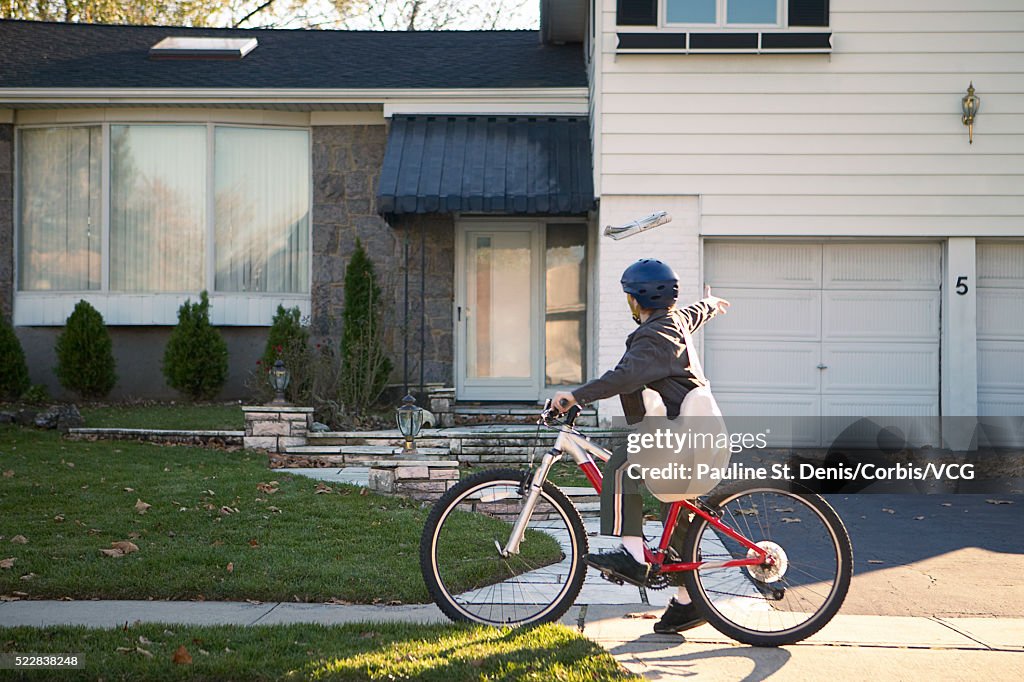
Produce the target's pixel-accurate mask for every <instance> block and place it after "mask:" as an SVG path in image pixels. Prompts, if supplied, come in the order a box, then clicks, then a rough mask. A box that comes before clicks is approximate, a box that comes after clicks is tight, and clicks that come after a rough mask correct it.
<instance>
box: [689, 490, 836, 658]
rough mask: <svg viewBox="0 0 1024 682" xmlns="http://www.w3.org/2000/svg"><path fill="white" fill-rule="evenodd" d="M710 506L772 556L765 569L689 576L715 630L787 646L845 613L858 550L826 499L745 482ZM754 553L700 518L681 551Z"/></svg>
mask: <svg viewBox="0 0 1024 682" xmlns="http://www.w3.org/2000/svg"><path fill="white" fill-rule="evenodd" d="M707 504H708V506H709V507H711V508H712V509H717V510H718V511H719V513H720V514H721V517H720V518H721V521H722V523H724V524H725V525H726V526H728V527H729V528H731V529H732V530H734V531H736V532H738V533H739V534H740V535H743V536H744V537H745V538H747V539H748V540H750V541H752V542H753V543H754V544H756V545H758V546H759V547H761V548H762V549H764V550H766V551H767V552H768V554H769V555H771V556H772V558H773V562H772V563H771V564H766V565H759V566H735V567H732V568H707V569H704V570H701V571H689V572H687V573H684V574H683V582H684V584H685V585H686V588H687V590H689V592H690V595H691V597H692V598H693V600H694V602H696V603H697V604H698V605H699V607H700V608H701V610H702V611H704V614H705V617H706V619H707V621H708V622H709V623H710V624H711V625H712V626H714V628H715V629H717V630H718V631H719V632H721V633H722V634H724V635H727V636H729V637H732V638H733V639H735V640H737V641H739V642H743V643H744V644H751V645H753V646H781V645H784V644H792V643H794V642H799V641H800V640H803V639H805V638H807V637H809V636H811V635H813V634H814V633H815V632H817V631H818V630H820V629H821V628H822V627H824V626H825V624H826V623H828V622H829V621H830V620H831V619H832V617H833V616H834V615H835V614H836V612H837V611H839V607H840V606H842V603H843V600H844V599H845V598H846V593H847V591H848V590H849V588H850V578H851V576H852V574H853V549H852V547H851V545H850V537H849V535H848V534H847V532H846V528H845V526H843V522H842V520H840V518H839V516H838V515H837V514H836V512H835V510H833V509H832V507H831V506H830V505H829V504H828V502H826V501H825V500H824V499H823V498H822V497H821V496H819V495H814V494H807V493H802V492H799V491H798V489H797V488H795V487H793V486H787V485H785V484H781V485H777V484H773V485H772V486H764V485H763V484H762V485H760V486H759V485H757V484H751V483H750V482H739V483H737V484H733V485H730V486H727V487H725V488H724V489H723V490H721V491H718V492H714V493H712V496H711V498H710V499H709V500H708V502H707ZM753 556H756V553H755V552H753V550H748V549H747V548H746V547H744V546H743V545H742V544H740V543H739V542H737V541H736V540H734V539H732V538H730V537H729V536H728V535H727V534H725V533H723V532H722V531H720V530H718V529H716V528H715V527H714V526H713V525H711V524H710V523H709V522H708V521H706V520H705V519H703V518H702V517H699V516H698V517H696V518H695V519H694V522H693V524H692V525H691V527H690V531H689V533H688V534H687V536H686V542H685V544H684V548H683V560H684V561H705V562H719V561H729V560H731V559H745V558H751V557H753Z"/></svg>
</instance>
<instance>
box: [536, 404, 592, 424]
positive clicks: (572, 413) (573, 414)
mask: <svg viewBox="0 0 1024 682" xmlns="http://www.w3.org/2000/svg"><path fill="white" fill-rule="evenodd" d="M582 411H583V408H582V407H580V406H579V405H573V406H572V407H570V408H569V409H568V410H564V411H563V410H560V409H558V407H557V406H555V405H554V404H552V402H551V399H550V398H549V399H547V400H546V401H544V409H543V410H541V412H540V421H538V422H537V423H538V424H545V425H551V424H552V423H554V424H556V425H561V424H565V425H566V426H568V427H570V428H572V427H574V426H575V425H576V418H577V417H579V416H580V413H581V412H582ZM563 414H564V415H565V420H564V421H559V419H558V418H559V417H561V416H562V415H563Z"/></svg>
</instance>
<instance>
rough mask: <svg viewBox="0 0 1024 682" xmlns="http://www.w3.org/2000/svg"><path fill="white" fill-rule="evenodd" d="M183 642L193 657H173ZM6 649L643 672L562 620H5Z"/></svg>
mask: <svg viewBox="0 0 1024 682" xmlns="http://www.w3.org/2000/svg"><path fill="white" fill-rule="evenodd" d="M181 646H184V647H185V650H186V652H187V653H188V655H189V656H190V657H191V660H192V662H191V663H183V664H176V663H174V662H173V660H172V659H173V656H174V652H175V651H176V650H178V648H179V647H181ZM119 649H120V651H119ZM0 651H5V652H18V653H79V654H84V660H85V668H84V669H83V670H65V671H53V670H48V671H46V672H40V673H37V675H38V676H39V679H47V680H71V679H93V680H95V679H97V678H98V677H99V678H102V679H104V680H136V679H146V680H218V681H222V680H278V679H284V680H299V679H315V680H403V679H404V680H408V679H415V680H428V681H429V680H437V681H438V682H458V681H461V680H538V681H544V682H546V681H547V680H579V681H580V682H583V681H591V680H593V681H598V680H624V679H636V678H635V677H633V676H631V675H630V674H629V673H627V672H625V671H624V670H623V669H622V668H621V667H620V666H619V665H618V664H617V663H616V662H615V660H614V659H613V658H612V656H611V655H610V654H609V653H607V652H606V651H604V650H603V649H601V647H599V646H598V645H596V644H594V643H593V642H591V641H589V640H587V639H586V638H584V637H583V636H582V635H580V634H578V633H576V632H575V631H573V630H570V629H569V628H567V627H564V626H560V625H545V626H542V627H538V628H520V629H515V630H502V629H499V628H486V627H469V626H457V625H429V626H428V625H410V624H404V623H389V624H383V623H372V624H371V623H365V624H350V625H345V626H329V627H328V626H322V625H287V626H285V625H280V626H255V627H237V626H217V627H182V626H178V625H155V624H154V625H133V626H130V627H128V628H127V629H122V628H115V629H110V630H90V629H86V628H82V627H48V628H28V627H18V628H0ZM142 652H145V653H142ZM29 677H31V674H30V675H29ZM32 679H35V678H34V677H33V678H32Z"/></svg>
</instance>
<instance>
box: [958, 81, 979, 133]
mask: <svg viewBox="0 0 1024 682" xmlns="http://www.w3.org/2000/svg"><path fill="white" fill-rule="evenodd" d="M960 107H961V108H962V109H963V110H964V115H963V116H962V117H961V118H960V120H961V121H963V124H964V125H965V126H967V139H968V143H969V144H974V117H975V116H977V115H978V109H979V108H980V107H981V98H980V97H978V96H977V95H975V94H974V81H971V84H970V85H968V86H967V94H966V95H964V98H963V99H962V100H960Z"/></svg>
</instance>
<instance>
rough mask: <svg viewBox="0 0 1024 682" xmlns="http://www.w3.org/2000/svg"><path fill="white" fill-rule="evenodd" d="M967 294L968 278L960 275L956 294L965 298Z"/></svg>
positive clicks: (957, 280)
mask: <svg viewBox="0 0 1024 682" xmlns="http://www.w3.org/2000/svg"><path fill="white" fill-rule="evenodd" d="M967 292H968V288H967V276H966V275H960V276H959V277H957V278H956V293H958V294H960V295H961V296H963V295H964V294H966V293H967Z"/></svg>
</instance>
